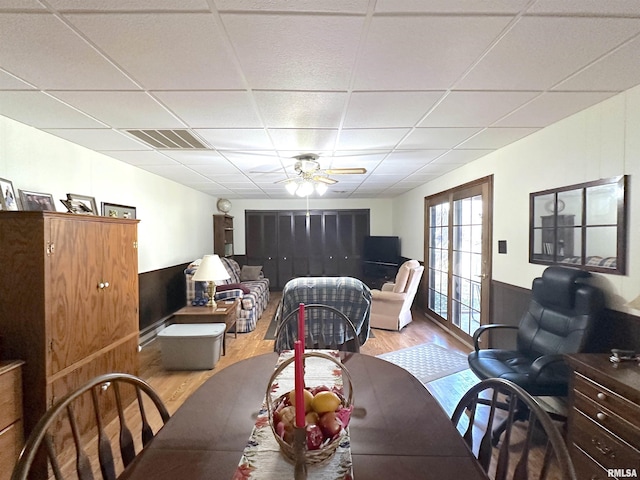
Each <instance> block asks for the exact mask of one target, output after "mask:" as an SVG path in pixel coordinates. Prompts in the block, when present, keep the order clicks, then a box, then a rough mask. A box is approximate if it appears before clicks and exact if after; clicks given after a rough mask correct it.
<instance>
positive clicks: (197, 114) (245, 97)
mask: <svg viewBox="0 0 640 480" xmlns="http://www.w3.org/2000/svg"><path fill="white" fill-rule="evenodd" d="M153 95H154V96H155V97H157V98H158V99H159V100H160V101H162V102H163V103H164V104H165V105H166V106H167V107H168V108H169V109H170V110H171V111H172V112H173V113H175V114H176V115H177V116H178V117H179V118H180V119H182V120H183V121H185V122H187V123H188V124H189V125H191V127H192V128H256V127H258V128H260V127H262V123H261V122H260V119H259V117H258V115H257V114H256V112H255V108H254V107H253V104H252V103H251V97H250V96H249V94H248V93H247V92H245V91H237V90H236V91H191V92H184V91H177V92H159V91H156V92H153Z"/></svg>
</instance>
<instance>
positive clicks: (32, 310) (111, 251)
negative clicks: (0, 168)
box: [0, 212, 139, 435]
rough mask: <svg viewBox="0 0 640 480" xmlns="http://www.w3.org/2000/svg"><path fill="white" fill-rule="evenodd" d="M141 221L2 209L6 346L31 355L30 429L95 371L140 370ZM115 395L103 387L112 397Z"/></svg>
mask: <svg viewBox="0 0 640 480" xmlns="http://www.w3.org/2000/svg"><path fill="white" fill-rule="evenodd" d="M137 224H138V220H127V219H118V218H108V217H98V216H89V215H76V214H70V213H56V212H0V265H1V266H2V267H1V268H0V336H2V344H3V348H2V352H3V353H2V355H3V357H5V358H11V359H21V360H24V361H25V362H26V363H25V365H24V367H23V393H24V395H23V397H24V399H23V403H24V426H25V434H26V435H28V434H29V432H30V431H31V429H32V428H33V426H34V425H35V423H36V422H37V421H38V419H39V418H40V417H41V416H42V415H43V414H44V413H45V411H46V410H47V408H49V407H50V406H51V405H52V404H53V403H54V402H55V401H56V400H57V399H59V398H61V397H62V396H63V395H65V394H66V393H67V392H69V391H70V390H74V389H75V388H77V387H79V386H80V385H82V384H83V383H85V382H86V381H87V380H89V379H91V378H93V377H95V376H97V375H100V374H103V373H106V372H113V371H118V372H127V373H132V374H136V375H137V373H138V329H139V327H138V309H139V301H138V245H137ZM111 396H112V395H105V400H104V402H105V404H106V405H108V406H110V404H111V403H112V401H111V400H109V399H107V397H111ZM86 406H87V407H90V405H89V404H87V405H86ZM90 414H91V412H90V411H89V410H88V411H87V412H86V415H90Z"/></svg>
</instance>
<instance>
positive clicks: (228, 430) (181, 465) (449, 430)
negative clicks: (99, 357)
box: [121, 352, 487, 480]
mask: <svg viewBox="0 0 640 480" xmlns="http://www.w3.org/2000/svg"><path fill="white" fill-rule="evenodd" d="M277 359H278V356H277V354H275V353H269V354H265V355H260V356H256V357H251V358H248V359H245V360H242V361H240V362H238V363H235V364H233V365H231V366H228V367H226V368H225V369H223V370H221V371H220V372H218V373H216V374H215V375H213V376H212V377H211V378H210V379H209V380H207V381H206V382H205V383H204V384H203V385H202V386H201V387H200V388H199V389H198V390H196V391H195V392H194V393H193V394H192V395H191V397H189V398H188V399H187V400H186V401H185V402H184V404H183V405H182V406H181V407H180V408H179V409H178V410H177V411H176V412H175V414H174V415H173V416H172V417H171V419H170V420H169V422H168V423H167V424H166V425H165V426H164V427H163V428H162V430H160V432H158V434H157V435H156V437H155V438H154V439H153V441H152V442H151V443H150V444H149V445H148V446H147V448H146V449H145V450H143V452H141V454H140V455H139V456H138V458H136V460H135V461H134V463H132V464H131V465H130V466H129V468H128V469H127V470H126V471H125V472H124V473H123V475H122V477H121V478H122V479H127V480H148V479H154V480H165V479H167V480H168V479H180V480H182V479H190V480H198V479H231V478H232V477H233V475H234V472H235V470H236V468H237V466H238V462H239V461H240V458H241V456H242V452H243V450H244V447H245V445H246V443H247V440H248V438H249V435H250V434H251V430H252V427H253V425H254V422H255V416H256V413H257V411H258V409H259V408H260V406H261V405H262V402H263V400H264V397H265V392H266V387H267V383H268V382H269V378H270V376H271V374H272V373H273V370H274V367H275V365H276V361H277ZM342 361H343V363H344V365H345V367H346V368H347V369H348V371H349V373H350V375H351V380H352V385H353V391H354V405H355V407H357V408H358V409H359V411H360V412H361V415H354V416H353V417H352V419H351V423H350V425H349V432H350V436H351V454H352V459H353V476H354V478H355V479H356V480H361V479H376V480H380V479H382V480H384V479H396V478H398V479H403V480H407V479H433V480H462V479H464V480H476V479H486V478H487V477H486V475H485V474H484V472H483V471H482V469H481V468H480V467H479V465H478V463H477V461H476V459H475V458H474V457H473V455H472V454H471V453H470V452H469V450H468V449H467V447H466V445H465V444H464V442H463V440H462V437H461V435H460V434H459V433H458V431H457V430H456V429H455V428H454V427H453V425H452V423H451V421H450V420H449V417H448V416H447V414H446V413H445V411H444V410H443V409H442V407H441V406H440V405H439V404H438V402H437V401H436V400H435V398H434V397H433V396H432V395H431V394H430V393H429V391H428V390H427V389H426V388H425V387H424V385H422V383H420V381H419V380H417V379H416V378H415V377H414V376H413V375H411V374H410V373H409V372H407V371H406V370H404V369H403V368H400V367H398V366H396V365H394V364H392V363H390V362H387V361H385V360H382V359H379V358H376V357H373V356H369V355H364V354H357V353H346V352H345V353H344V354H342ZM291 478H293V466H292V469H291Z"/></svg>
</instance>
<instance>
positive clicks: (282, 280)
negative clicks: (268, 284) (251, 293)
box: [277, 214, 295, 289]
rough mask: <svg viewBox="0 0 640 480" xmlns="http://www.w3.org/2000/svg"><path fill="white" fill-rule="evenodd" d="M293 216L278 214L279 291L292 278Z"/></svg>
mask: <svg viewBox="0 0 640 480" xmlns="http://www.w3.org/2000/svg"><path fill="white" fill-rule="evenodd" d="M293 232H294V229H293V215H291V214H288V215H281V214H278V282H277V286H278V288H279V289H282V287H284V286H285V284H286V283H287V282H288V281H289V280H291V279H292V278H294V277H293V250H294V243H295V237H294V236H293Z"/></svg>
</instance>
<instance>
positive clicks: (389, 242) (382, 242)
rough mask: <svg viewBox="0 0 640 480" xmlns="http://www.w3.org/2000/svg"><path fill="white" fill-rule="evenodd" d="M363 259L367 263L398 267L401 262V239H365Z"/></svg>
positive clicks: (375, 237)
mask: <svg viewBox="0 0 640 480" xmlns="http://www.w3.org/2000/svg"><path fill="white" fill-rule="evenodd" d="M362 257H363V260H364V261H365V262H373V263H387V264H393V265H397V264H398V262H399V261H400V237H378V236H372V235H369V236H366V237H364V244H363V247H362Z"/></svg>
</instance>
